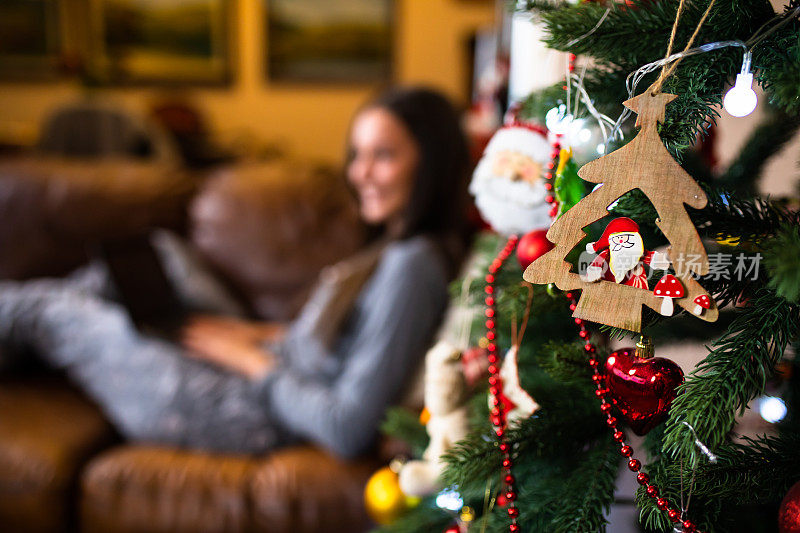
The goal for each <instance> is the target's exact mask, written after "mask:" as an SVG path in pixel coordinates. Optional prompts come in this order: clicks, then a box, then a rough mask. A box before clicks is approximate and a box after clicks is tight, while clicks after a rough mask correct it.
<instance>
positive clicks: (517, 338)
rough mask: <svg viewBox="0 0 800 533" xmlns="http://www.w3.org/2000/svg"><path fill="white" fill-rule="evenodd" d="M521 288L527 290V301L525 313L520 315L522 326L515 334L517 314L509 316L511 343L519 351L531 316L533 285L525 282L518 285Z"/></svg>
mask: <svg viewBox="0 0 800 533" xmlns="http://www.w3.org/2000/svg"><path fill="white" fill-rule="evenodd" d="M520 285H521V286H523V287H525V288H527V289H528V300H527V301H526V303H525V313H524V314H523V315H522V326H521V327H520V330H519V335H518V334H517V313H516V312H514V313H513V314H512V316H511V342H512V346H514V347H515V348H517V350H519V347H520V346H521V345H522V337H523V336H524V335H525V328H527V327H528V320H529V319H530V316H531V306H532V305H533V285H531V284H530V283H528V282H527V281H523V282H522V283H520Z"/></svg>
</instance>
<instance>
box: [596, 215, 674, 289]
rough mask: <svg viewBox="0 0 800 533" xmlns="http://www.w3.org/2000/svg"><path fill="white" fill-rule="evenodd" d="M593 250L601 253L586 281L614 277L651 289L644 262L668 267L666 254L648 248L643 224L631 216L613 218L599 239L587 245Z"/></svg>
mask: <svg viewBox="0 0 800 533" xmlns="http://www.w3.org/2000/svg"><path fill="white" fill-rule="evenodd" d="M586 251H587V252H589V253H599V255H598V256H597V257H595V259H594V260H593V261H592V263H591V264H590V265H589V267H588V268H587V269H586V273H585V275H584V278H585V280H586V281H590V282H593V281H598V280H600V279H603V280H605V281H613V282H614V283H623V284H625V285H629V286H631V287H636V288H638V289H647V288H648V287H647V273H646V272H645V269H644V265H647V266H649V267H650V268H652V269H655V270H667V269H668V268H669V259H668V258H667V256H666V254H663V253H660V252H653V251H648V250H645V249H644V243H643V242H642V236H641V235H640V234H639V225H638V224H637V223H636V222H634V221H633V220H631V219H630V218H628V217H618V218H615V219H614V220H612V221H611V222H609V224H608V226H606V229H605V231H604V232H603V235H602V236H601V237H600V239H599V240H597V241H596V242H592V243H589V244H587V245H586Z"/></svg>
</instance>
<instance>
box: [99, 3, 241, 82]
mask: <svg viewBox="0 0 800 533" xmlns="http://www.w3.org/2000/svg"><path fill="white" fill-rule="evenodd" d="M230 3H232V0H93V9H92V18H93V24H92V26H93V28H94V31H93V40H92V53H91V57H92V60H91V62H90V64H91V68H92V69H93V74H94V75H95V76H96V77H97V78H98V79H99V80H101V81H104V82H107V83H112V84H150V83H156V84H172V85H186V84H204V85H205V84H225V83H227V82H229V81H230V78H231V72H230V57H229V55H230V50H229V43H228V34H229V31H228V30H229V21H230V10H231V6H230V5H229V4H230Z"/></svg>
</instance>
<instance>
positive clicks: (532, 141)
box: [483, 122, 551, 164]
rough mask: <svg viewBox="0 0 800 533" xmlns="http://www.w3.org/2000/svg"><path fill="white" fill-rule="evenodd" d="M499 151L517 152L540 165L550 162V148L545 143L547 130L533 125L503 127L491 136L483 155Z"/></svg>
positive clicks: (521, 124)
mask: <svg viewBox="0 0 800 533" xmlns="http://www.w3.org/2000/svg"><path fill="white" fill-rule="evenodd" d="M501 150H510V151H513V152H518V153H520V154H523V155H526V156H528V157H530V158H531V159H533V160H534V161H537V162H539V163H542V164H545V163H548V162H549V161H550V150H551V148H550V143H548V142H547V130H545V129H544V128H542V127H540V126H536V125H533V124H523V123H519V122H515V123H512V124H508V125H506V126H503V127H502V128H500V129H499V130H497V132H496V133H495V134H494V136H492V140H491V141H489V144H488V145H487V146H486V149H485V150H484V151H483V155H484V156H486V155H489V154H494V153H497V152H499V151H501Z"/></svg>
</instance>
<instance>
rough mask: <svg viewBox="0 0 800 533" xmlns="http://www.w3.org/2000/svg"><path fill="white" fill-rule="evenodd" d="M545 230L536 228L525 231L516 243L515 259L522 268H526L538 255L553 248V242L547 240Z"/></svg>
mask: <svg viewBox="0 0 800 533" xmlns="http://www.w3.org/2000/svg"><path fill="white" fill-rule="evenodd" d="M546 235H547V230H544V229H537V230H533V231H532V232H530V233H526V234H525V236H523V237H522V238H521V239H520V240H519V244H517V260H518V261H519V265H520V266H521V267H522V270H525V269H526V268H528V265H530V264H531V263H533V262H534V261H535V260H536V259H538V258H539V256H542V255H544V254H545V253H547V252H549V251H550V250H552V249H553V243H552V242H550V241H548V240H547V237H546Z"/></svg>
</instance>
